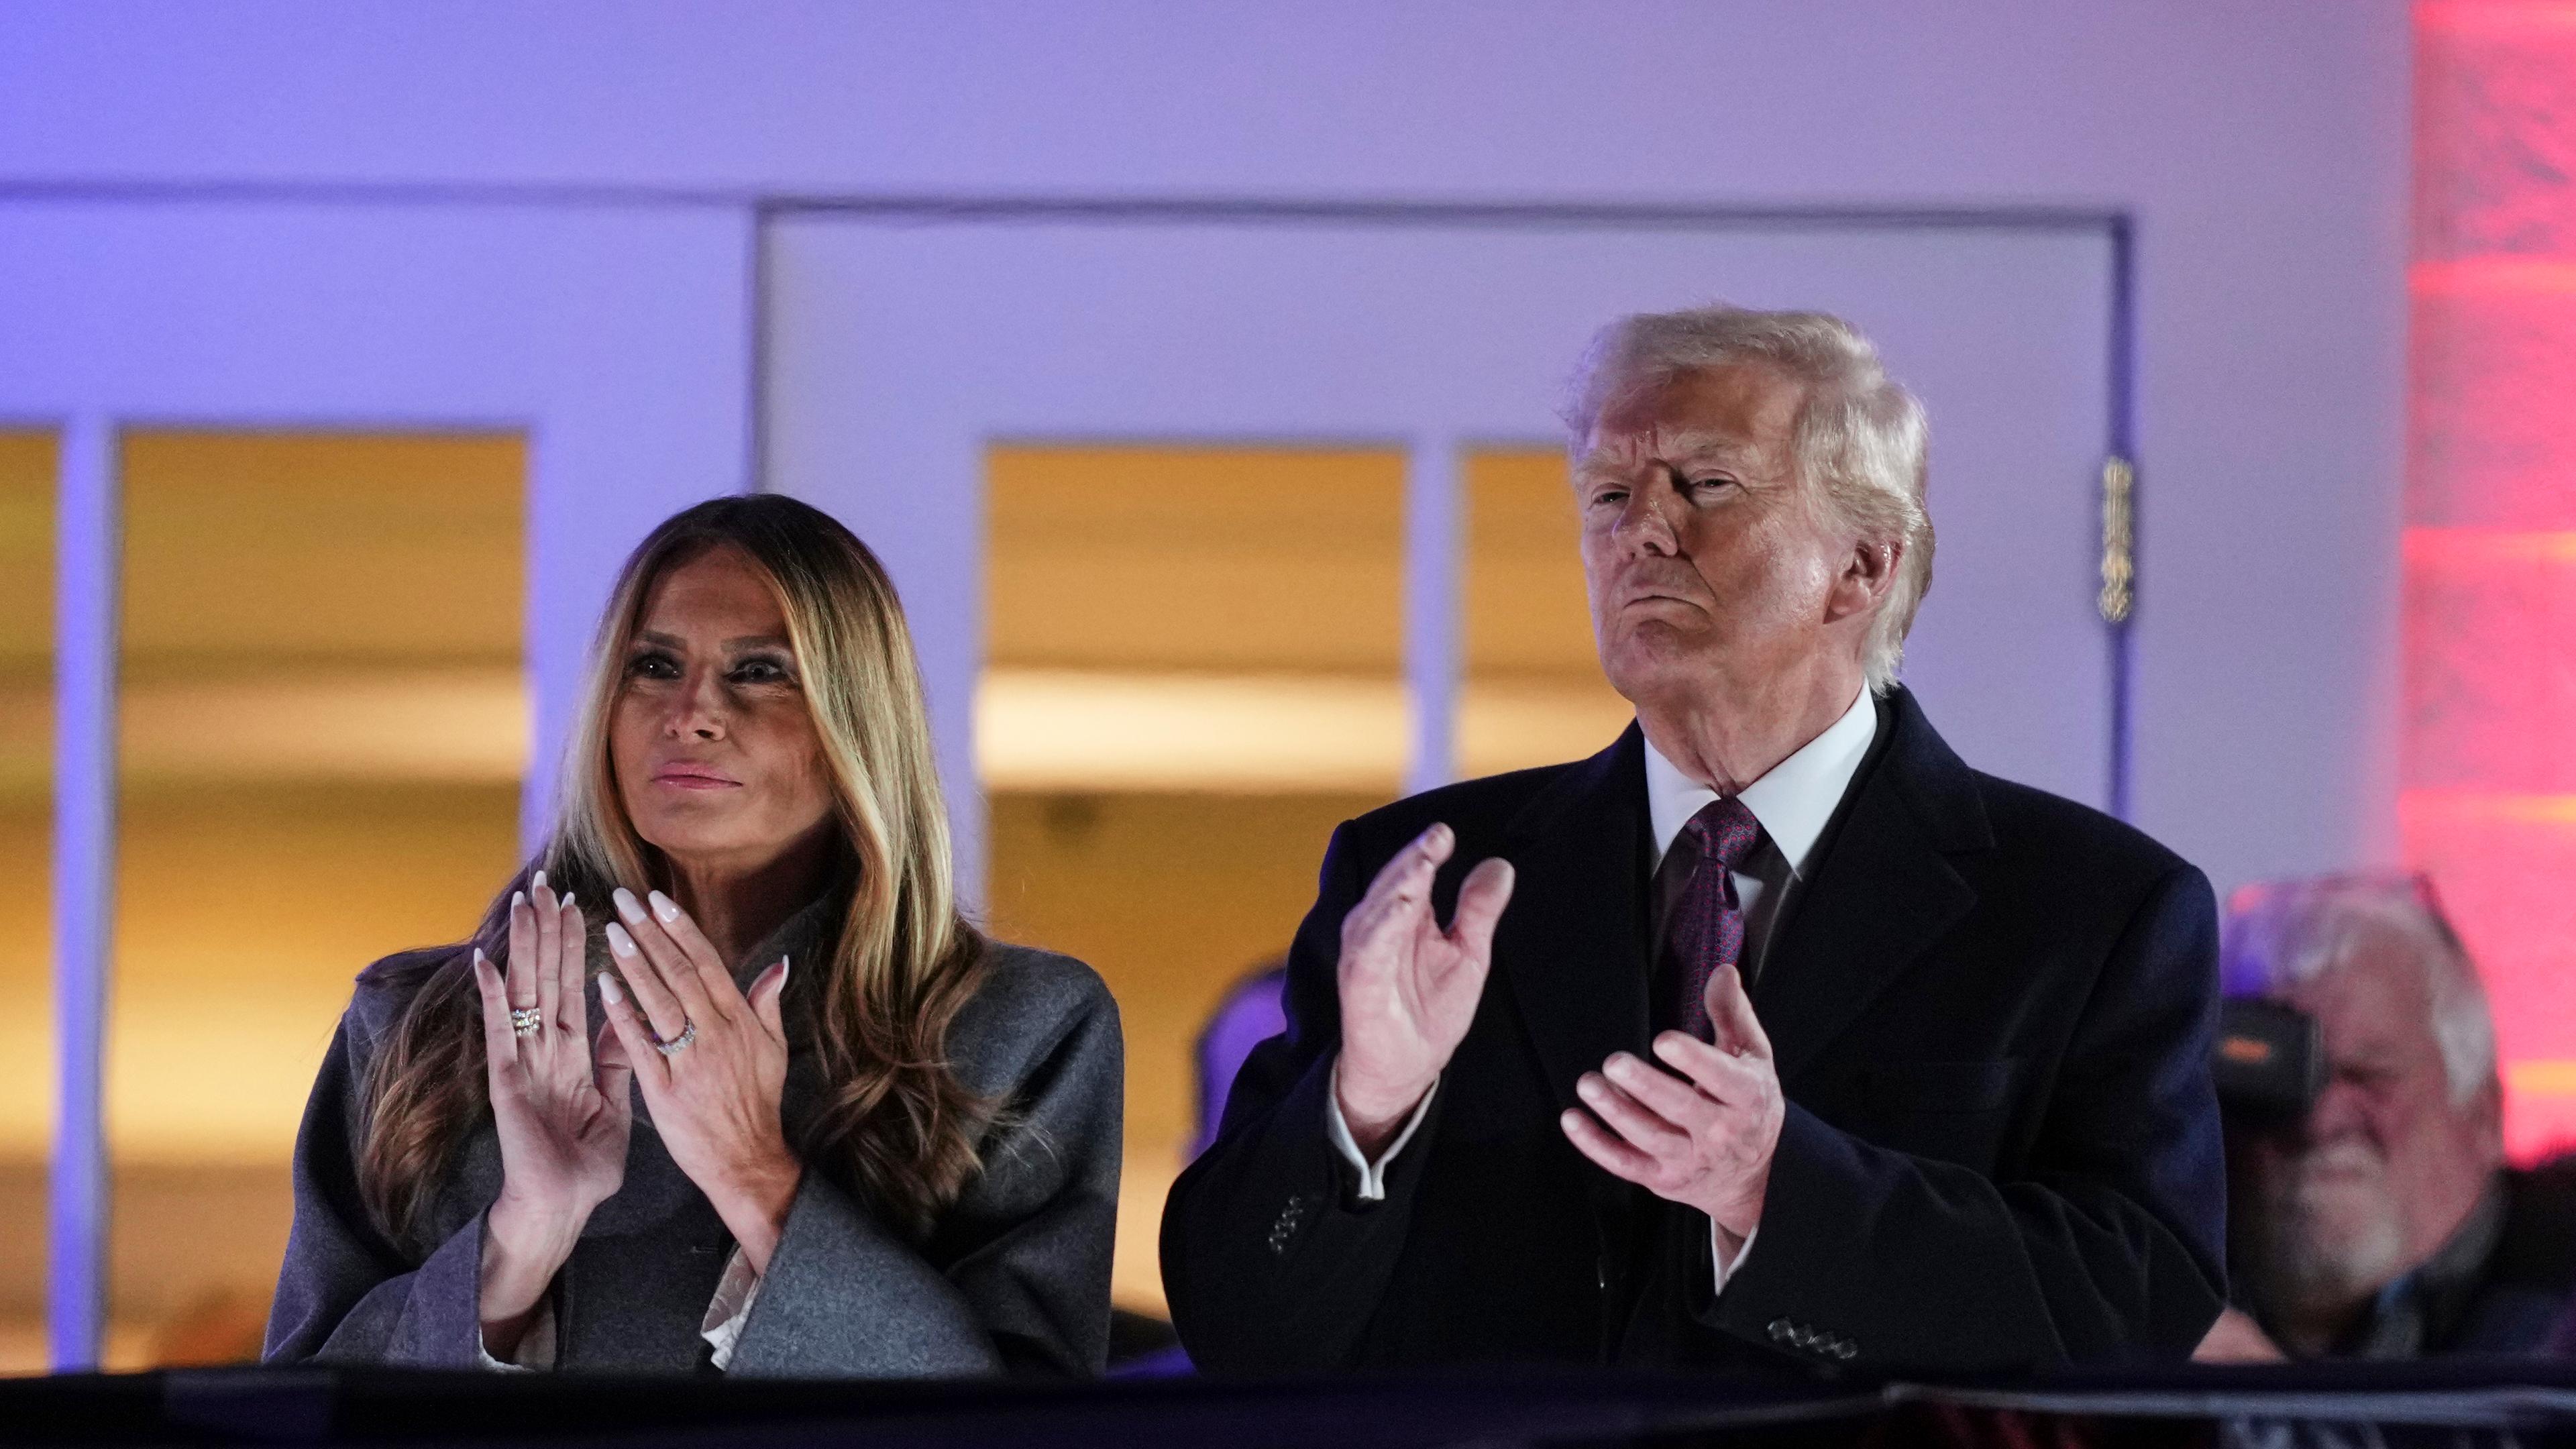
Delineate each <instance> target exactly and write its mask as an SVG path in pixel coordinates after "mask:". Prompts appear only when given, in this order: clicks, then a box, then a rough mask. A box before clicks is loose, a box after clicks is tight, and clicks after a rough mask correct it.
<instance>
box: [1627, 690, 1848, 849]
mask: <svg viewBox="0 0 2576 1449" xmlns="http://www.w3.org/2000/svg"><path fill="white" fill-rule="evenodd" d="M1877 737H1878V708H1877V705H1876V703H1875V702H1874V701H1873V700H1872V699H1871V698H1870V693H1869V690H1868V689H1867V688H1863V689H1862V690H1861V692H1860V696H1859V697H1858V698H1856V699H1854V700H1853V701H1852V704H1851V708H1849V709H1847V710H1844V711H1843V714H1842V718H1840V719H1838V720H1835V721H1834V722H1833V723H1832V724H1829V725H1827V726H1825V732H1824V733H1823V734H1820V735H1818V736H1816V737H1815V738H1814V739H1812V740H1809V741H1807V743H1805V744H1804V745H1801V746H1799V747H1798V751H1797V753H1795V754H1793V755H1791V756H1789V758H1787V759H1785V760H1782V761H1781V762H1780V763H1778V764H1776V765H1773V766H1772V767H1771V769H1770V771H1769V772H1768V773H1766V774H1765V775H1763V777H1762V778H1761V779H1759V780H1756V781H1754V782H1753V783H1752V784H1750V785H1747V786H1745V787H1744V792H1743V794H1742V795H1741V796H1740V797H1739V798H1741V799H1742V800H1743V801H1744V808H1745V809H1747V810H1750V811H1752V812H1753V818H1754V819H1755V820H1758V821H1760V822H1761V823H1762V833H1763V834H1764V835H1766V836H1768V837H1770V840H1771V844H1772V846H1773V847H1774V848H1776V849H1777V850H1778V851H1779V852H1780V855H1781V858H1782V859H1784V860H1786V861H1788V862H1789V873H1790V874H1792V875H1796V874H1798V873H1800V872H1802V871H1803V870H1805V869H1806V865H1807V856H1808V855H1809V854H1810V853H1812V852H1813V851H1814V850H1815V848H1816V837H1817V836H1819V835H1822V834H1824V833H1825V823H1826V822H1827V821H1829V820H1831V819H1833V818H1834V807H1836V806H1838V805H1840V804H1842V801H1843V792H1844V791H1846V790H1848V789H1850V788H1851V779H1852V775H1853V773H1854V772H1855V771H1857V770H1859V769H1860V762H1861V757H1862V756H1863V755H1866V754H1868V753H1869V744H1870V741H1871V740H1873V739H1876V738H1877ZM1716 798H1717V792H1716V791H1714V790H1712V789H1710V788H1708V787H1707V786H1706V785H1703V784H1701V783H1700V782H1698V781H1697V780H1694V779H1692V778H1691V777H1690V776H1688V775H1685V774H1683V773H1682V772H1681V768H1680V767H1679V766H1677V765H1675V764H1674V763H1673V762H1672V761H1670V760H1667V759H1665V758H1664V757H1663V754H1662V752H1661V751H1659V750H1657V749H1656V748H1655V746H1654V742H1653V741H1651V740H1649V741H1647V742H1646V810H1647V814H1648V816H1649V818H1650V819H1651V820H1652V822H1653V825H1654V829H1655V861H1656V863H1657V864H1661V863H1662V862H1663V858H1664V853H1665V852H1666V851H1669V850H1671V849H1672V848H1673V837H1674V836H1677V835H1679V834H1681V833H1682V827H1683V826H1685V825H1688V824H1689V823H1690V818H1691V817H1692V816H1694V815H1697V814H1698V813H1699V812H1700V809H1701V807H1703V806H1705V805H1707V804H1708V803H1709V802H1710V801H1712V800H1714V799H1716Z"/></svg>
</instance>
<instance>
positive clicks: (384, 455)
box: [0, 200, 752, 1368]
mask: <svg viewBox="0 0 2576 1449" xmlns="http://www.w3.org/2000/svg"><path fill="white" fill-rule="evenodd" d="M751 237H752V223H751V219H750V216H749V214H748V212H747V210H741V209H731V208H716V207H668V208H656V207H641V206H639V207H634V208H620V207H604V206H598V205H582V206H573V205H567V206H564V207H561V208H552V207H548V206H546V205H543V204H541V203H535V202H530V203H524V204H522V203H512V204H507V205H503V204H492V205H470V204H429V203H410V202H392V201H387V202H378V203H370V202H330V203H324V202H311V203H303V202H273V203H270V202H263V203H235V202H203V203H195V202H175V201H140V200H138V201H132V202H27V201H12V202H6V203H0V419H12V420H23V421H25V422H26V423H28V424H29V425H30V426H31V427H33V428H35V429H37V430H39V431H40V432H41V433H42V434H43V435H44V437H45V439H46V446H45V447H44V448H43V449H42V452H43V455H44V460H45V461H46V462H48V463H49V464H50V467H49V468H45V469H41V470H39V469H35V468H34V467H33V465H31V464H28V463H27V457H32V456H34V455H35V451H36V450H35V448H34V445H27V446H20V447H14V448H8V449H0V463H5V464H8V465H9V467H8V469H7V476H6V477H5V478H0V488H5V489H7V490H9V491H8V495H7V498H6V499H5V500H0V503H5V506H6V507H7V509H8V512H7V513H6V515H5V516H6V518H7V519H8V521H9V523H10V526H11V531H10V533H9V534H8V535H7V536H6V537H5V538H0V549H6V550H7V553H8V557H9V558H10V559H11V560H12V561H14V560H16V559H17V558H18V557H19V555H21V554H31V553H33V552H34V547H35V546H34V544H33V543H32V542H31V540H32V539H33V538H34V537H35V536H36V535H37V533H38V532H40V531H41V530H39V529H37V528H36V527H34V526H32V525H30V526H26V527H21V526H20V525H21V524H24V523H26V521H27V520H28V519H31V518H35V517H37V516H38V515H39V514H41V515H42V517H43V519H44V524H43V529H44V530H50V535H51V536H50V538H49V539H47V540H46V543H47V544H48V545H52V546H49V547H46V548H44V549H43V550H42V554H41V558H42V560H43V561H45V562H47V563H48V564H49V566H50V569H49V577H50V579H51V581H52V584H51V588H50V590H49V591H48V594H47V597H49V598H50V599H51V600H52V601H54V602H55V604H56V605H57V607H55V608H54V609H53V611H52V620H51V625H50V628H49V630H48V631H47V632H48V634H49V636H50V637H49V639H48V640H47V641H46V642H47V643H49V644H50V646H51V647H50V658H51V661H52V666H53V668H52V679H53V681H54V682H55V684H56V686H57V687H56V688H55V689H54V690H52V691H51V694H52V698H51V718H52V720H53V722H54V726H55V727H54V728H53V729H52V731H51V733H50V757H51V763H52V768H51V769H50V771H49V772H46V776H45V777H33V778H34V783H30V779H29V778H21V777H30V776H31V771H32V767H31V766H29V765H28V764H27V763H26V762H25V761H24V760H21V759H20V756H22V755H28V754H30V751H29V750H27V749H25V748H21V746H23V745H24V744H25V743H26V742H25V741H24V740H22V739H21V738H19V736H20V735H22V734H24V733H25V732H24V731H23V730H13V731H11V732H10V733H9V734H8V735H7V736H6V737H5V743H6V744H7V746H8V749H7V751H6V752H5V768H6V769H7V787H8V789H9V790H10V791H12V792H14V793H11V794H10V795H8V796H7V797H6V798H8V799H10V800H12V801H14V800H17V799H18V798H19V797H20V796H22V795H27V794H29V792H31V791H34V792H47V791H48V786H49V795H50V800H49V803H50V807H51V808H50V818H51V820H52V822H53V824H52V827H51V829H50V831H49V832H46V833H42V834H31V833H30V832H27V831H24V830H18V831H16V832H15V835H13V839H15V838H17V837H20V836H24V837H26V838H27V839H28V840H29V841H31V842H33V843H36V844H39V845H42V846H45V847H47V848H46V849H41V850H38V851H37V852H35V854H34V857H33V858H34V859H35V860H38V861H44V862H46V863H47V864H48V865H49V868H50V878H51V887H52V889H51V897H50V904H49V905H45V904H41V903H40V901H39V898H38V897H37V896H36V895H35V894H34V893H32V892H29V891H26V890H16V891H12V892H10V893H8V894H5V895H0V909H6V910H8V911H10V912H12V914H10V915H9V916H8V917H7V918H6V920H5V922H0V932H5V934H6V936H7V937H8V938H9V939H10V940H12V941H21V942H24V941H35V940H42V939H44V938H45V936H46V933H47V931H48V928H50V929H51V932H52V948H51V963H50V964H51V971H50V973H49V976H50V980H49V981H43V982H41V983H34V982H29V981H28V980H26V979H25V977H26V975H27V973H26V972H25V971H24V970H23V969H21V968H22V966H23V963H21V962H17V961H15V960H12V959H7V958H0V973H5V974H0V991H5V992H6V993H8V997H9V999H8V1001H7V1003H6V1004H7V1007H8V1009H9V1011H10V1013H11V1018H12V1020H13V1021H15V1020H18V1019H20V1018H21V1016H22V1015H23V1014H24V1013H25V1012H28V1011H30V1010H35V1011H39V1012H41V1011H42V1010H43V1003H44V1001H45V1000H46V999H47V998H49V1000H50V1006H51V1010H52V1024H53V1027H54V1030H53V1031H52V1033H51V1037H52V1043H51V1044H52V1046H53V1051H52V1052H51V1053H50V1054H49V1055H50V1056H51V1058H52V1063H51V1066H52V1069H51V1071H50V1072H49V1073H48V1074H47V1075H48V1076H49V1077H50V1079H51V1081H50V1085H51V1087H52V1090H51V1091H50V1092H45V1093H42V1094H41V1099H43V1100H44V1105H43V1106H42V1107H39V1106H37V1105H36V1103H37V1100H39V1094H33V1093H30V1092H28V1091H26V1090H24V1089H23V1084H21V1083H18V1082H17V1081H16V1080H15V1079H14V1078H13V1079H11V1080H10V1081H9V1082H7V1083H5V1084H0V1111H5V1112H7V1113H9V1114H10V1120H7V1121H0V1153H5V1154H8V1155H7V1157H6V1160H0V1192H5V1193H7V1194H8V1196H7V1198H6V1201H5V1204H0V1206H5V1208H6V1209H7V1210H8V1211H10V1212H12V1214H13V1215H14V1216H15V1217H17V1218H18V1219H19V1221H17V1222H13V1223H12V1224H10V1225H9V1228H8V1234H9V1241H11V1242H12V1243H15V1242H18V1241H21V1240H22V1237H24V1238H32V1237H33V1236H34V1235H33V1234H32V1233H24V1234H22V1231H21V1229H22V1228H24V1227H25V1226H26V1224H25V1222H24V1219H25V1218H26V1217H27V1216H28V1215H29V1212H28V1209H29V1207H30V1204H28V1203H26V1202H25V1201H24V1199H25V1198H27V1197H28V1196H29V1195H30V1194H28V1193H26V1192H25V1191H23V1190H21V1189H22V1188H23V1185H24V1184H26V1183H29V1182H33V1181H36V1180H39V1179H41V1180H43V1181H44V1182H45V1183H46V1185H47V1187H46V1198H47V1199H48V1200H49V1206H48V1208H47V1209H46V1211H45V1213H44V1214H43V1216H44V1218H45V1229H46V1231H45V1234H44V1244H45V1246H44V1250H43V1252H42V1253H41V1254H38V1253H28V1254H10V1255H7V1262H6V1265H5V1267H0V1315H6V1316H8V1317H9V1319H10V1323H9V1325H8V1327H7V1328H6V1329H0V1346H6V1345H20V1346H21V1347H19V1348H17V1349H15V1350H12V1351H15V1352H20V1353H23V1352H24V1351H25V1349H24V1347H23V1346H24V1345H26V1344H27V1343H28V1341H29V1340H30V1338H31V1336H32V1335H31V1334H30V1332H29V1328H28V1324H29V1320H30V1318H31V1316H32V1313H33V1311H34V1309H35V1308H36V1306H37V1303H38V1301H39V1296H40V1295H41V1300H42V1303H43V1308H44V1311H45V1313H46V1316H47V1319H48V1320H49V1337H50V1346H49V1350H48V1352H49V1357H50V1361H51V1363H52V1364H53V1365H54V1366H55V1367H58V1368H76V1367H83V1366H88V1365H91V1364H95V1363H98V1362H101V1361H102V1360H101V1355H102V1352H105V1353H106V1354H107V1355H108V1360H107V1361H109V1362H113V1363H115V1364H118V1365H120V1366H139V1365H142V1364H146V1363H156V1362H185V1361H191V1360H195V1361H204V1360H213V1359H224V1358H229V1357H237V1356H238V1355H239V1354H240V1353H241V1351H242V1349H243V1346H244V1339H245V1335H249V1334H255V1326H254V1325H255V1324H256V1322H257V1320H258V1319H259V1318H261V1317H262V1316H264V1313H265V1309H266V1303H267V1295H268V1292H269V1290H270V1288H271V1286H272V1285H273V1282H274V1274H275V1271H276V1255H277V1250H278V1248H279V1247H280V1246H282V1243H283V1238H284V1232H285V1221H286V1220H285V1201H286V1188H285V1174H286V1161H287V1154H288V1151H289V1149H290V1147H291V1145H292V1137H293V1132H294V1126H295V1120H296V1114H297V1112H298V1110H300V1100H301V1097H302V1095H303V1091H304V1088H305V1086H306V1085H308V1084H309V1083H310V1081H311V1077H312V1073H313V1069H314V1067H315V1066H316V1065H317V1064H318V1063H319V1061H320V1058H321V1054H322V1051H323V1048H324V1047H325V1045H326V1044H327V1043H328V1040H329V1038H330V1034H331V1030H332V1026H333V1023H334V1021H335V1020H336V1018H337V1016H338V1013H339V1010H340V1008H341V1006H342V1005H343V1004H345V1002H346V999H347V992H348V982H349V978H350V977H352V976H353V975H354V974H355V973H356V972H357V971H358V970H359V969H360V968H361V967H363V966H365V965H366V964H367V961H368V959H369V958H370V957H371V956H372V955H374V954H379V953H381V952H383V951H386V950H391V949H396V948H399V947H401V946H406V945H420V944H434V943H435V942H437V941H440V940H453V939H456V938H458V937H460V936H462V935H463V934H464V933H465V932H466V931H467V930H468V929H469V928H470V927H471V925H472V923H473V921H474V919H475V917H476V915H477V913H478V912H479V910H480V908H481V906H482V904H483V903H484V901H485V900H487V899H488V896H489V893H490V891H491V890H492V889H494V888H495V887H496V886H497V885H498V884H499V883H500V881H501V880H502V879H503V878H504V875H505V872H506V871H507V870H508V869H509V867H510V865H511V863H512V861H513V859H514V857H515V854H516V851H517V848H518V845H517V838H518V837H521V836H522V835H523V834H524V832H525V830H526V828H527V825H528V824H529V823H530V822H533V821H535V820H536V819H538V818H540V815H541V811H542V807H543V803H544V801H545V800H546V798H547V797H548V795H549V794H550V792H551V788H552V779H553V764H554V757H555V752H556V749H557V742H558V741H559V740H560V739H561V737H562V734H563V731H564V728H565V726H566V724H567V722H568V720H569V718H570V715H571V712H572V707H573V703H574V699H575V694H576V690H577V687H578V680H579V674H580V664H581V659H582V654H583V651H584V650H585V648H586V647H587V645H588V642H589V638H590V633H591V628H592V624H593V622H594V618H595V615H596V612H597V610H598V608H599V605H600V603H601V602H602V600H603V599H604V598H605V595H606V591H607V586H608V583H609V581H610V578H611V576H612V575H613V573H614V571H615V569H616V566H617V564H618V562H619V561H620V559H621V558H622V557H623V555H624V553H625V552H626V550H628V549H629V548H631V547H632V546H633V544H634V543H635V541H636V540H637V539H639V538H640V537H641V536H642V535H643V533H644V532H645V531H646V530H647V529H649V528H650V527H651V526H652V525H653V524H654V523H655V522H657V521H659V519H661V518H662V517H663V516H665V515H667V514H668V513H670V512H672V511H673V510H675V509H677V508H679V507H681V506H683V505H684V504H686V503H688V502H690V501H693V500H695V499H698V498H702V497H706V496H709V495H712V494H718V493H726V492H734V491H738V490H740V489H741V488H743V487H744V486H746V485H747V483H748V481H749V478H748V474H749V462H750V448H751V436H752V429H751V426H750V396H751V379H752V367H751V348H750V340H751V327H750V317H749V308H748V305H747V304H748V298H749V295H750V275H751V245H750V243H751ZM21 455H27V456H26V457H22V456H21ZM31 472H38V473H42V474H46V475H49V476H43V477H42V478H41V483H40V484H36V485H30V484H28V483H27V482H26V480H24V479H22V478H20V477H19V475H20V474H25V473H31ZM31 487H33V488H34V489H35V490H36V491H38V492H40V493H41V495H42V497H41V501H40V502H27V501H26V500H22V499H20V498H19V497H18V495H19V493H21V492H27V491H29V490H30V488H31ZM22 504H23V505H24V506H21V505H22ZM21 583H23V579H21V578H19V577H16V576H13V577H12V578H11V579H10V580H9V585H8V586H9V587H11V588H16V587H17V586H18V585H20V584H21ZM5 644H6V650H7V652H6V657H5V658H0V669H5V670H6V671H7V673H6V675H5V677H0V687H5V688H8V689H11V690H12V691H14V692H13V693H12V695H11V703H12V704H13V706H16V705H21V704H25V703H27V700H26V699H22V698H21V697H20V696H22V695H27V694H28V692H29V691H30V690H32V689H33V688H34V687H35V686H34V684H31V683H30V680H35V681H41V680H42V678H43V674H42V671H41V668H38V669H22V668H20V667H18V666H19V664H20V663H21V662H23V661H22V660H21V658H20V656H22V655H26V654H28V653H29V652H30V648H31V646H30V645H29V644H28V643H27V641H23V640H18V639H15V638H14V637H12V638H10V639H8V640H6V641H5ZM20 676H26V677H25V678H21V677H20ZM48 777H49V778H48ZM13 808H14V807H13ZM17 818H18V815H17V814H16V813H12V814H10V815H9V816H8V817H7V820H6V821H0V825H6V823H7V821H14V820H16V819H17ZM40 818H41V817H40ZM12 858H13V859H15V858H16V856H15V855H13V856H12ZM39 984H41V985H42V986H44V987H45V988H47V989H46V990H44V991H43V992H42V993H39V992H38V991H37V990H36V987H37V986H38V985H39ZM39 1019H41V1017H40V1018H39ZM43 1055H48V1054H40V1056H39V1059H41V1058H42V1056H43ZM39 1113H41V1114H42V1116H41V1117H39V1116H38V1114H39ZM31 1118H34V1119H36V1120H29V1119H31ZM111 1261H112V1262H113V1264H114V1272H113V1274H110V1273H109V1271H108V1266H109V1264H110V1263H111ZM253 1341H255V1340H253ZM11 1366H14V1367H34V1366H36V1365H34V1364H18V1363H15V1362H14V1361H13V1363H12V1365H11Z"/></svg>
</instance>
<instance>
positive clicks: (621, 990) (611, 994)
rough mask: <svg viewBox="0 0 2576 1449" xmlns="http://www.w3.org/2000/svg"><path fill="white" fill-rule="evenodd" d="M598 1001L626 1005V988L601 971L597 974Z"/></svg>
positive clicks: (614, 978)
mask: <svg viewBox="0 0 2576 1449" xmlns="http://www.w3.org/2000/svg"><path fill="white" fill-rule="evenodd" d="M611 929H614V928H613V927H612V928H611ZM599 999H600V1000H602V1001H608V1002H614V1003H616V1004H617V1005H619V1006H623V1005H625V1004H626V988H625V987H623V986H620V985H618V984H617V978H616V977H614V976H611V975H609V974H608V973H607V972H605V971H602V972H601V973H599Z"/></svg>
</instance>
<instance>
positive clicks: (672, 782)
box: [653, 770, 742, 790]
mask: <svg viewBox="0 0 2576 1449" xmlns="http://www.w3.org/2000/svg"><path fill="white" fill-rule="evenodd" d="M653 783H654V784H656V785H668V786H670V787H671V788H672V789H674V790H734V789H739V788H741V784H742V782H741V781H739V780H728V779H726V778H724V777H723V776H722V775H701V774H698V773H696V772H695V771H690V770H664V771H662V772H661V773H660V774H657V775H655V776H654V777H653Z"/></svg>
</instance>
